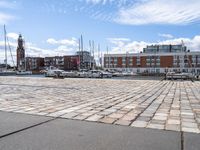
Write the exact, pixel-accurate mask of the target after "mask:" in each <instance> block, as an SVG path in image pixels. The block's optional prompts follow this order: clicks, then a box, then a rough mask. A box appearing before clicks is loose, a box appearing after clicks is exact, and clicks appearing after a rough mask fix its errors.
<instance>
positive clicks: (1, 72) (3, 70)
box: [0, 25, 16, 76]
mask: <svg viewBox="0 0 200 150" xmlns="http://www.w3.org/2000/svg"><path fill="white" fill-rule="evenodd" d="M7 41H8V38H7V36H6V27H5V25H4V42H5V47H4V48H5V60H4V62H5V67H4V68H1V70H0V76H9V75H16V71H14V70H10V69H8V61H7V60H8V58H7V44H8V47H9V49H10V54H11V57H12V61H13V64H14V60H13V56H12V52H11V48H10V45H9V42H7Z"/></svg>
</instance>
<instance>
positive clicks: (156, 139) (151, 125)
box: [0, 77, 200, 150]
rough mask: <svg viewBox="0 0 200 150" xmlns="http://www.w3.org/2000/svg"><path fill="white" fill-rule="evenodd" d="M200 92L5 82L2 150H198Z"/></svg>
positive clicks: (109, 83) (169, 84)
mask: <svg viewBox="0 0 200 150" xmlns="http://www.w3.org/2000/svg"><path fill="white" fill-rule="evenodd" d="M199 89H200V82H191V81H160V80H113V79H49V78H23V77H22V78H20V77H0V95H1V96H0V119H1V122H2V123H1V124H0V134H1V135H0V149H4V148H5V149H20V150H21V149H26V148H27V146H30V147H29V148H32V149H34V148H35V149H45V145H46V146H47V147H46V149H48V148H49V149H67V148H66V145H68V146H69V147H70V148H69V149H132V148H131V147H135V149H199V147H198V143H199V141H200V136H199V133H200V91H199ZM23 141H24V144H22V143H21V142H23ZM41 141H43V142H41ZM90 141H91V142H90ZM29 142H33V143H32V144H30V143H29ZM8 143H9V144H8ZM10 143H12V144H10ZM20 143H21V144H20ZM56 143H57V144H56ZM36 145H38V146H39V147H37V146H36ZM48 146H49V147H48ZM36 147H37V148H36ZM106 147H107V148H106Z"/></svg>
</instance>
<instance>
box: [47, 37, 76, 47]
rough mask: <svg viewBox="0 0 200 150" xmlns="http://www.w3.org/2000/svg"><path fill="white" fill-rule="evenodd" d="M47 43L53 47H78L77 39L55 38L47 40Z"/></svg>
mask: <svg viewBox="0 0 200 150" xmlns="http://www.w3.org/2000/svg"><path fill="white" fill-rule="evenodd" d="M47 43H49V44H52V45H65V46H78V42H77V39H76V38H71V39H62V40H55V39H54V38H49V39H47Z"/></svg>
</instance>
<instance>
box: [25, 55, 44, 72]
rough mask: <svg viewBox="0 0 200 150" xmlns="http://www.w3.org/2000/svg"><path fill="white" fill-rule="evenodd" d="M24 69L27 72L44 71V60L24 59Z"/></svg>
mask: <svg viewBox="0 0 200 150" xmlns="http://www.w3.org/2000/svg"><path fill="white" fill-rule="evenodd" d="M26 69H27V70H29V71H40V70H43V69H44V58H42V57H26Z"/></svg>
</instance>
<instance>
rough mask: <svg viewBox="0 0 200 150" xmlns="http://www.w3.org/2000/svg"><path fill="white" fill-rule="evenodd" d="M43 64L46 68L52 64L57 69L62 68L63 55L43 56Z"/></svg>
mask: <svg viewBox="0 0 200 150" xmlns="http://www.w3.org/2000/svg"><path fill="white" fill-rule="evenodd" d="M44 66H45V67H46V68H48V67H50V66H54V67H56V68H59V69H64V57H63V56H54V57H45V58H44Z"/></svg>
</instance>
